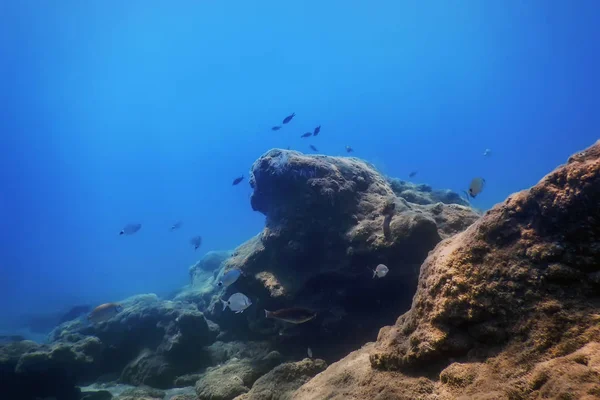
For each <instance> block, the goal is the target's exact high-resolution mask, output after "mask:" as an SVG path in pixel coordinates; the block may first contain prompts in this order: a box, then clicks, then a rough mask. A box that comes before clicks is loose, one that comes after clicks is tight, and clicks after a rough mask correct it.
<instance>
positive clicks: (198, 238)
mask: <svg viewBox="0 0 600 400" xmlns="http://www.w3.org/2000/svg"><path fill="white" fill-rule="evenodd" d="M190 244H191V245H192V246H194V251H196V250H198V248H200V246H201V245H202V236H194V237H193V238H191V239H190Z"/></svg>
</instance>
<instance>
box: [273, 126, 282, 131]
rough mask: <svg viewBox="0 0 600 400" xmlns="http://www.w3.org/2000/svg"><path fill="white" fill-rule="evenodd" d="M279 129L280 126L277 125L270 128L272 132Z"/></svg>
mask: <svg viewBox="0 0 600 400" xmlns="http://www.w3.org/2000/svg"><path fill="white" fill-rule="evenodd" d="M280 129H281V126H279V125H278V126H274V127H272V128H271V130H272V131H278V130H280Z"/></svg>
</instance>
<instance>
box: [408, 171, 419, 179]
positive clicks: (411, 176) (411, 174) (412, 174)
mask: <svg viewBox="0 0 600 400" xmlns="http://www.w3.org/2000/svg"><path fill="white" fill-rule="evenodd" d="M417 172H419V171H412V172H411V173H410V174H408V177H409V178H414V177H415V176H416V175H417Z"/></svg>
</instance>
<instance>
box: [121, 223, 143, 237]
mask: <svg viewBox="0 0 600 400" xmlns="http://www.w3.org/2000/svg"><path fill="white" fill-rule="evenodd" d="M140 229H142V224H127V225H125V227H124V228H123V229H121V232H119V235H133V234H134V233H136V232H137V231H139V230H140Z"/></svg>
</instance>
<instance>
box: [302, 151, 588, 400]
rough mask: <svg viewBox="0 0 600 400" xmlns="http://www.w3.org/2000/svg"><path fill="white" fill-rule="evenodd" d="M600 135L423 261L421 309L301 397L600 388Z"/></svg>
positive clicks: (471, 395)
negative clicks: (591, 143)
mask: <svg viewBox="0 0 600 400" xmlns="http://www.w3.org/2000/svg"><path fill="white" fill-rule="evenodd" d="M598 204H600V142H598V143H596V144H595V145H594V146H592V147H590V148H588V149H587V150H585V151H583V152H581V153H578V154H576V155H574V156H572V157H571V158H569V160H568V162H567V164H565V165H563V166H560V167H559V168H557V169H556V170H555V171H553V172H552V173H550V174H548V175H547V176H546V177H544V178H543V179H542V180H541V181H540V182H539V183H538V184H537V185H536V186H534V187H533V188H531V189H529V190H525V191H522V192H519V193H516V194H514V195H512V196H510V197H509V198H508V199H507V200H506V201H504V202H503V203H501V204H498V205H497V206H495V207H494V208H493V209H492V210H490V211H488V212H487V213H486V214H485V215H484V216H483V217H482V218H481V219H480V220H478V221H477V222H475V223H474V224H473V225H472V226H471V227H469V228H468V229H467V230H466V231H464V232H463V233H460V234H458V235H456V236H453V237H451V238H449V239H446V240H444V241H443V242H442V243H440V244H439V245H438V246H437V247H436V249H435V250H434V251H433V252H431V254H430V255H429V256H428V258H427V260H426V261H425V262H424V264H423V265H422V267H421V273H420V277H419V285H418V289H417V293H416V295H415V297H414V300H413V304H412V307H411V309H410V310H409V311H408V312H407V313H405V314H404V315H402V316H401V317H400V318H398V320H397V322H396V323H395V325H393V326H389V327H385V328H382V329H381V331H380V333H379V337H378V339H377V342H376V343H374V344H369V345H366V346H365V347H363V348H362V349H361V350H359V351H357V352H354V353H353V354H351V355H350V356H348V357H346V358H345V359H343V360H341V361H339V362H337V363H335V364H333V365H332V366H331V367H330V368H328V369H327V370H326V371H325V372H323V373H322V374H320V375H319V376H317V377H316V378H314V379H313V380H311V381H310V382H308V383H307V384H306V385H304V386H303V387H302V388H300V389H299V390H298V391H297V392H296V394H295V398H297V399H323V398H328V399H338V398H339V399H342V398H343V399H363V398H381V399H383V398H390V399H391V398H394V399H437V400H442V399H463V398H464V399H467V398H468V399H475V398H478V399H479V398H480V399H484V398H485V399H492V398H493V399H538V398H554V399H567V398H569V399H595V398H600V369H599V368H598V362H599V360H600V279H599V278H598V277H599V276H600V262H599V261H598V260H600V245H599V243H600V208H599V207H598Z"/></svg>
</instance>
